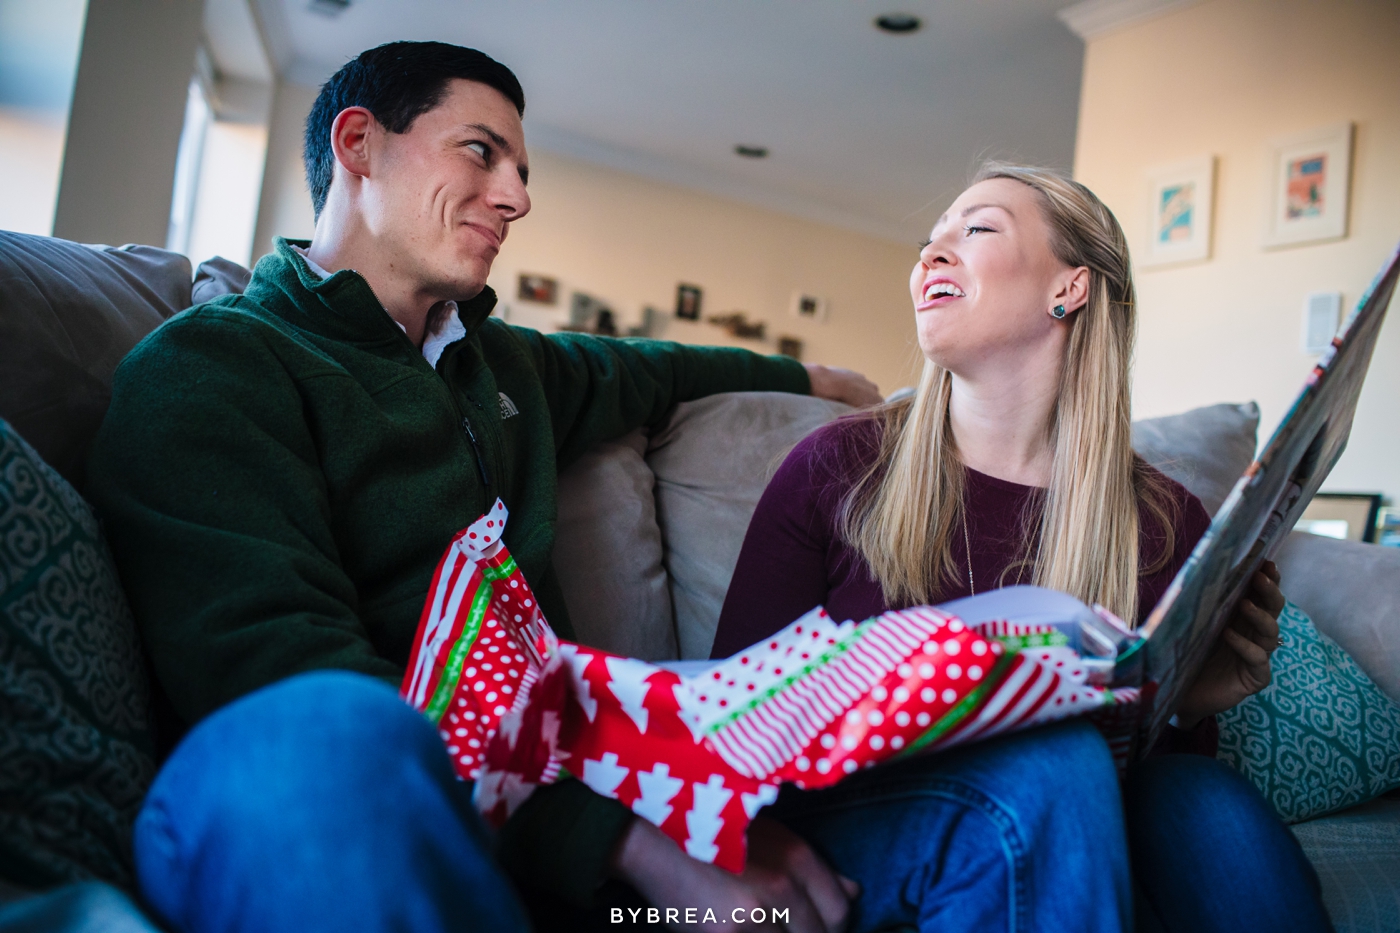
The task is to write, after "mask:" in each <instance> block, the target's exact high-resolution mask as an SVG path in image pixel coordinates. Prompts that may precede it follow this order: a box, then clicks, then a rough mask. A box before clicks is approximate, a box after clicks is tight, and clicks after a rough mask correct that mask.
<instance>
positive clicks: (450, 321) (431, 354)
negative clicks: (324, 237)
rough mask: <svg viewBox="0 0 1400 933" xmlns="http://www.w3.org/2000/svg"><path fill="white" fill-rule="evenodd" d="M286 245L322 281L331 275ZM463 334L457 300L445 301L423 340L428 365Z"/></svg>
mask: <svg viewBox="0 0 1400 933" xmlns="http://www.w3.org/2000/svg"><path fill="white" fill-rule="evenodd" d="M287 245H289V246H291V247H292V249H293V250H295V251H296V254H297V255H298V256H300V257H301V258H302V259H304V260H306V268H308V269H310V270H311V271H312V272H314V273H316V276H317V277H318V278H320V279H321V280H322V281H324V280H326V279H328V278H330V277H331V274H330V273H329V272H327V271H326V270H325V269H322V268H321V267H320V266H318V265H317V264H316V263H314V262H312V261H311V257H310V256H308V255H306V250H304V249H302V248H301V247H300V246H296V245H295V244H290V243H289V244H287ZM390 320H393V318H390ZM394 323H395V324H398V327H399V330H402V331H404V333H407V332H408V331H407V329H406V328H405V327H404V326H403V325H402V324H399V322H398V321H394ZM465 336H467V328H466V326H465V325H463V324H462V319H461V318H460V317H458V316H457V302H455V301H449V302H447V313H446V314H445V315H444V316H443V318H442V321H441V323H439V324H438V327H437V330H435V331H432V332H430V333H429V334H428V335H427V337H426V338H425V339H424V340H423V359H425V360H427V361H428V365H429V366H431V367H433V368H434V369H437V364H438V360H440V359H442V351H443V350H446V349H447V347H448V345H449V344H454V343H456V342H457V341H459V340H461V339H462V338H463V337H465Z"/></svg>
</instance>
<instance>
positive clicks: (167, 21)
mask: <svg viewBox="0 0 1400 933" xmlns="http://www.w3.org/2000/svg"><path fill="white" fill-rule="evenodd" d="M201 13H202V5H201V3H200V0H140V2H137V0H91V2H90V3H89V4H88V10H87V22H86V25H85V27H84V30H83V44H82V53H81V56H80V58H79V60H78V77H77V83H76V85H75V86H74V89H73V106H72V109H71V111H70V114H69V121H68V141H67V145H66V147H65V150H64V157H63V174H62V177H61V180H60V182H59V191H58V208H57V211H56V213H55V216H54V234H55V235H56V236H61V237H64V238H65V239H70V240H78V241H80V242H84V243H112V244H117V243H147V244H150V245H153V246H164V245H165V239H166V233H167V231H168V228H169V224H170V198H171V191H172V189H173V183H174V177H175V155H176V152H177V151H178V149H179V141H180V128H181V126H182V123H183V120H184V115H185V102H186V98H187V94H188V89H189V83H190V75H191V74H192V73H193V72H194V58H195V47H196V45H197V43H198V41H199V28H200V16H201Z"/></svg>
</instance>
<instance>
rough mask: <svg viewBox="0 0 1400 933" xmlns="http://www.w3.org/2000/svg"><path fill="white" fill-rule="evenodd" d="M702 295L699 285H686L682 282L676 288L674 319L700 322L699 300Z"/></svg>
mask: <svg viewBox="0 0 1400 933" xmlns="http://www.w3.org/2000/svg"><path fill="white" fill-rule="evenodd" d="M702 297H704V293H703V292H702V291H701V290H700V286H699V285H686V284H685V283H684V282H682V283H681V284H680V285H677V286H676V317H678V318H680V319H681V320H684V321H698V320H700V299H701V298H702Z"/></svg>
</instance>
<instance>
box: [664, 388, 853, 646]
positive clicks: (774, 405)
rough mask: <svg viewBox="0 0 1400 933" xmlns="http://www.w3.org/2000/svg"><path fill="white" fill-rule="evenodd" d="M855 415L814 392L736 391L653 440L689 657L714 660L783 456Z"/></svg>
mask: <svg viewBox="0 0 1400 933" xmlns="http://www.w3.org/2000/svg"><path fill="white" fill-rule="evenodd" d="M850 410H851V409H850V408H849V407H848V406H845V405H842V404H840V403H839V402H829V401H825V400H823V399H818V398H812V397H811V396H807V395H788V394H785V393H781V392H734V393H729V394H726V395H714V396H711V397H709V398H705V399H701V400H699V401H696V402H687V403H685V404H684V405H680V406H678V407H677V408H676V411H675V414H674V415H672V417H671V420H670V421H669V422H668V423H667V424H666V426H665V427H664V428H663V429H662V430H661V431H659V432H658V433H656V434H655V435H654V436H653V437H652V439H651V446H650V448H649V449H648V451H647V463H648V464H649V465H650V466H651V468H652V470H653V472H655V474H656V511H657V517H658V518H659V519H660V521H661V536H662V540H663V541H664V542H665V550H666V571H667V573H668V575H669V576H670V579H671V605H672V607H673V609H674V611H675V619H676V632H677V636H678V638H679V641H680V649H681V657H682V658H686V659H691V658H707V657H709V656H710V645H711V644H712V643H713V642H714V638H715V626H716V625H717V624H718V623H719V610H720V607H721V606H722V605H723V604H724V593H725V591H726V590H727V589H728V588H729V579H730V577H732V576H733V575H734V565H735V563H737V562H738V560H739V548H740V546H741V545H742V544H743V542H744V533H745V532H746V531H747V530H748V527H749V518H750V516H752V515H753V510H754V507H755V506H757V505H758V499H759V496H761V495H762V494H763V490H764V487H766V486H767V485H768V480H769V478H770V477H771V476H772V475H773V473H774V472H775V471H776V470H777V469H778V466H779V465H780V464H781V463H782V461H783V457H785V456H786V455H787V452H788V451H789V450H791V449H792V447H793V446H794V445H796V443H797V442H798V441H800V440H801V439H802V438H803V437H805V436H806V435H807V434H808V433H809V432H810V431H812V430H814V429H815V428H817V427H819V426H821V425H823V424H825V423H826V422H828V421H830V420H831V419H832V418H835V417H836V416H837V415H840V414H844V413H845V412H848V411H850Z"/></svg>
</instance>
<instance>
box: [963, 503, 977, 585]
mask: <svg viewBox="0 0 1400 933" xmlns="http://www.w3.org/2000/svg"><path fill="white" fill-rule="evenodd" d="M962 526H963V547H964V548H965V549H966V550H967V588H968V589H969V590H971V591H972V593H971V594H970V595H972V596H976V595H977V585H976V584H975V583H973V582H972V538H971V536H969V535H968V533H967V507H966V506H964V507H963V511H962Z"/></svg>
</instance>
